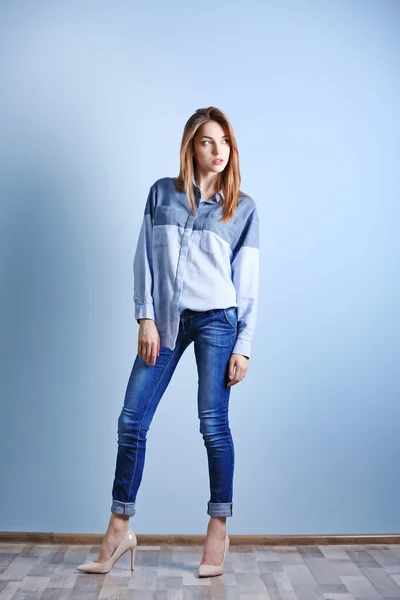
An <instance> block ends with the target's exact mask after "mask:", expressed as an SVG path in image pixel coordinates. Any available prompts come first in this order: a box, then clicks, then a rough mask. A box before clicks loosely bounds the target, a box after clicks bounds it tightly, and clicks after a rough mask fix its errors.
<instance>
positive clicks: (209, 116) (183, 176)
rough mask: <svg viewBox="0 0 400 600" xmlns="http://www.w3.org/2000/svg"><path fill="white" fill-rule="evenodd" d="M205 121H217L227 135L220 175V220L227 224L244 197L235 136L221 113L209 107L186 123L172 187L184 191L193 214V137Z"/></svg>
mask: <svg viewBox="0 0 400 600" xmlns="http://www.w3.org/2000/svg"><path fill="white" fill-rule="evenodd" d="M208 121H217V122H218V123H219V124H220V125H221V126H222V127H223V129H224V130H225V131H226V133H227V135H229V139H230V142H229V145H230V153H229V160H228V164H227V165H226V167H225V169H224V170H223V171H222V173H221V174H220V177H221V185H220V189H222V190H223V192H224V198H223V199H221V201H222V204H223V217H222V219H221V221H229V219H231V218H232V216H233V215H234V212H235V210H236V207H237V205H238V203H239V195H241V196H247V194H245V193H244V192H242V191H241V190H240V189H239V187H240V182H241V177H240V168H239V151H238V147H237V143H236V138H235V134H234V132H233V128H232V125H231V124H230V122H229V119H228V117H227V116H226V115H225V113H224V112H222V110H220V109H219V108H215V106H209V107H208V108H198V109H197V110H196V112H195V113H193V114H192V116H191V117H189V119H188V120H187V122H186V124H185V127H184V130H183V136H182V143H181V149H180V170H179V175H178V177H175V178H174V182H175V186H176V188H177V189H178V190H179V191H184V192H185V193H186V195H187V197H188V199H189V205H190V209H191V211H192V213H193V214H196V201H195V197H194V192H193V176H194V160H195V159H194V157H193V155H192V153H193V150H194V142H193V138H194V136H195V134H196V132H197V130H198V129H199V128H200V127H201V126H202V125H203V124H204V123H207V122H208Z"/></svg>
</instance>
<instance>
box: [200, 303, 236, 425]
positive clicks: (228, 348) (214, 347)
mask: <svg viewBox="0 0 400 600" xmlns="http://www.w3.org/2000/svg"><path fill="white" fill-rule="evenodd" d="M190 333H191V337H192V338H193V340H194V351H195V356H196V364H197V370H198V375H199V388H198V414H199V417H200V418H201V417H202V416H203V415H207V411H217V412H219V414H220V415H222V416H224V417H225V418H226V417H227V412H228V401H229V396H230V391H231V387H230V386H227V384H228V382H229V369H228V367H229V359H230V357H231V354H232V350H233V347H234V344H235V341H236V336H237V322H236V312H235V311H234V310H233V309H216V310H214V311H212V314H208V313H207V314H205V315H201V314H200V315H199V316H196V317H194V318H193V319H192V322H191V330H190Z"/></svg>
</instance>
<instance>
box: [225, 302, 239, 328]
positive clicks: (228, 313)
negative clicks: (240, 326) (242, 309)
mask: <svg viewBox="0 0 400 600" xmlns="http://www.w3.org/2000/svg"><path fill="white" fill-rule="evenodd" d="M222 310H223V313H224V317H225V320H226V322H227V323H229V325H230V326H231V327H232V329H234V331H236V328H237V312H236V306H230V307H229V308H223V309H222Z"/></svg>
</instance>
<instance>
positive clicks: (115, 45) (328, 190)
mask: <svg viewBox="0 0 400 600" xmlns="http://www.w3.org/2000/svg"><path fill="white" fill-rule="evenodd" d="M0 21H1V26H0V67H1V81H2V90H1V95H0V118H1V136H0V192H1V204H2V205H1V229H0V234H1V235H0V239H1V252H0V260H1V263H0V265H1V351H2V354H1V373H0V375H1V414H0V417H1V430H0V439H1V448H0V450H1V453H0V476H1V488H2V489H1V494H0V499H1V500H0V502H1V510H0V530H4V531H43V532H49V531H55V532H96V533H103V532H104V531H105V529H106V526H107V524H108V519H109V515H110V505H111V488H112V482H113V476H114V468H115V459H116V451H117V418H118V416H119V413H120V410H121V408H122V404H123V398H124V393H125V389H126V384H127V380H128V377H129V373H130V369H131V366H132V362H133V360H134V358H135V355H136V350H137V333H138V326H137V324H136V322H135V320H134V306H133V299H132V289H133V277H132V260H133V253H134V249H135V246H136V241H137V237H138V233H139V228H140V224H141V218H142V213H143V208H144V203H145V200H146V196H147V192H148V189H149V187H150V185H151V184H152V183H153V182H154V181H155V180H156V179H157V178H159V177H164V176H174V175H176V174H177V173H178V168H179V144H180V141H181V135H182V131H183V126H184V123H185V121H186V119H187V118H188V117H189V116H190V114H191V113H192V112H193V111H194V110H195V109H196V108H199V107H201V106H207V105H215V106H218V107H220V108H222V109H223V110H224V111H226V113H227V115H228V116H229V118H230V119H231V121H232V124H233V127H234V129H235V132H236V135H237V140H238V144H239V149H240V156H241V169H242V189H243V190H244V191H246V192H247V193H248V194H250V195H252V196H253V198H254V199H255V201H256V203H257V205H258V210H259V215H260V221H261V236H260V238H261V239H260V261H261V282H260V283H261V286H260V309H259V317H258V329H257V332H256V335H255V339H254V345H253V351H252V357H251V360H250V363H249V370H248V374H247V377H246V379H245V380H244V381H242V382H241V383H239V384H238V385H236V386H235V387H233V388H232V392H231V405H230V423H231V428H232V434H233V437H234V443H235V456H236V463H235V482H234V497H233V517H232V519H231V520H229V521H228V529H229V531H230V532H231V533H238V534H247V533H249V534H313V533H314V534H318V533H331V534H339V533H359V534H362V533H386V532H399V531H400V516H399V506H400V484H399V476H398V474H399V459H400V436H399V417H400V408H399V405H400V402H399V400H400V397H399V396H400V395H399V368H398V367H399V350H400V349H399V339H400V331H399V329H400V327H399V325H400V318H399V305H400V298H399V227H398V226H399V217H400V214H399V213H400V210H399V189H400V186H399V183H400V175H399V173H400V165H399V143H398V142H399V137H400V127H399V106H400V94H399V87H400V86H399V51H400V38H399V35H398V33H399V21H400V8H399V3H398V2H395V1H393V2H391V1H388V0H383V1H380V0H377V1H375V2H373V1H371V0H367V1H358V0H351V1H350V2H349V1H347V0H346V1H337V0H335V1H330V2H328V1H321V2H318V1H313V2H311V1H310V2H308V1H303V2H295V1H293V2H275V3H272V2H258V1H256V0H252V1H250V2H245V3H242V2H240V3H239V2H230V3H218V2H209V1H208V0H206V1H203V2H202V3H200V5H198V6H197V8H195V7H194V5H193V4H191V3H186V2H180V3H179V2H169V3H163V2H158V3H148V4H145V3H144V2H141V3H138V2H122V1H121V2H114V3H111V2H110V3H105V2H68V3H62V2H46V3H45V2H40V1H36V2H21V1H17V2H11V1H9V2H2V4H1V8H0ZM208 500H209V483H208V469H207V458H206V450H205V447H204V445H203V440H202V437H201V434H200V432H199V422H198V419H197V371H196V364H195V357H194V353H193V345H192V346H190V347H189V349H188V350H187V351H186V354H185V355H184V356H183V357H182V359H181V362H180V363H179V365H178V368H177V371H176V372H175V374H174V377H173V379H172V381H171V383H170V386H169V388H168V389H167V391H166V393H165V395H164V397H163V399H162V401H161V403H160V405H159V408H158V411H157V413H156V415H155V417H154V420H153V423H152V426H151V428H150V431H149V435H148V449H147V455H146V463H145V471H144V477H143V480H142V485H141V488H140V490H139V493H138V498H137V514H136V515H135V516H134V517H133V519H131V525H132V527H133V528H134V529H135V531H137V532H138V533H161V534H168V533H177V534H179V533H196V534H197V533H202V534H204V533H205V531H206V526H207V523H208V519H209V517H208V516H207V514H206V509H207V501H208Z"/></svg>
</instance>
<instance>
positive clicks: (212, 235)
mask: <svg viewBox="0 0 400 600" xmlns="http://www.w3.org/2000/svg"><path fill="white" fill-rule="evenodd" d="M222 228H223V224H221V223H220V222H219V221H218V218H217V215H216V214H214V213H210V214H209V215H208V216H207V218H206V220H205V221H204V225H203V228H202V230H201V235H200V244H199V245H200V248H201V250H203V251H204V252H206V253H207V254H211V255H213V256H221V255H223V254H224V251H226V247H227V243H226V242H225V241H224V239H223V232H222Z"/></svg>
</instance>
